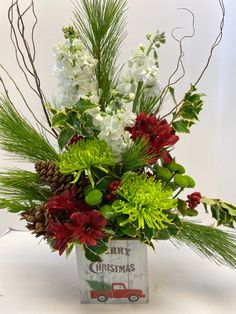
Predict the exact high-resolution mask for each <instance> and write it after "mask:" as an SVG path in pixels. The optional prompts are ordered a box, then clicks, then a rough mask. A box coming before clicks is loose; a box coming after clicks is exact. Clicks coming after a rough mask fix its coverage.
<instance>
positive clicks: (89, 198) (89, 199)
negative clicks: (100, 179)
mask: <svg viewBox="0 0 236 314" xmlns="http://www.w3.org/2000/svg"><path fill="white" fill-rule="evenodd" d="M102 197H103V194H102V192H101V191H100V190H98V189H92V190H91V191H89V193H88V194H87V195H86V197H85V202H86V203H87V204H89V205H91V206H97V205H99V204H101V202H102Z"/></svg>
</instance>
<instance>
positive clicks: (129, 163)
mask: <svg viewBox="0 0 236 314" xmlns="http://www.w3.org/2000/svg"><path fill="white" fill-rule="evenodd" d="M148 150H149V145H148V142H147V141H146V140H145V139H140V140H136V141H135V142H134V143H132V144H131V145H130V146H129V147H127V148H126V149H125V150H124V151H123V152H122V161H121V162H122V165H123V170H124V172H127V171H131V170H136V169H140V168H143V167H145V166H146V165H148V164H149V163H150V161H151V160H152V159H153V158H155V157H156V155H155V154H150V153H149V152H148Z"/></svg>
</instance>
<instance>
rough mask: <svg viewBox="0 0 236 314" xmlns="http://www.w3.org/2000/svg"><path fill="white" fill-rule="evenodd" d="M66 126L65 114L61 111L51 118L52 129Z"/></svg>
mask: <svg viewBox="0 0 236 314" xmlns="http://www.w3.org/2000/svg"><path fill="white" fill-rule="evenodd" d="M65 125H66V114H65V113H64V112H62V111H59V112H57V113H56V114H54V116H53V117H52V126H53V127H63V126H65Z"/></svg>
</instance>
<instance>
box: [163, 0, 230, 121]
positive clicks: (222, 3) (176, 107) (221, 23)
mask: <svg viewBox="0 0 236 314" xmlns="http://www.w3.org/2000/svg"><path fill="white" fill-rule="evenodd" d="M218 2H219V5H220V8H221V13H222V18H221V22H220V31H219V33H218V35H217V37H216V39H215V41H214V43H213V45H212V46H211V49H210V53H209V56H208V59H207V62H206V65H205V66H204V68H203V70H202V71H201V73H200V75H199V76H198V78H197V80H196V82H195V84H194V86H196V85H197V84H198V83H199V82H200V81H201V79H202V77H203V75H204V74H205V72H206V70H207V69H208V67H209V64H210V62H211V59H212V57H213V54H214V50H215V49H216V47H217V46H218V45H219V44H220V42H221V40H222V37H223V29H224V23H225V6H224V1H223V0H218ZM182 103H183V99H182V100H181V101H180V102H179V103H177V104H176V105H175V106H174V107H173V108H172V110H171V111H170V112H168V113H167V114H165V115H164V116H163V117H162V119H164V118H166V117H167V116H169V115H170V114H172V113H173V112H174V111H177V109H178V108H179V107H180V106H181V105H182Z"/></svg>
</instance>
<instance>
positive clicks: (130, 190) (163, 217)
mask: <svg viewBox="0 0 236 314" xmlns="http://www.w3.org/2000/svg"><path fill="white" fill-rule="evenodd" d="M155 179H156V178H155V177H154V176H153V177H150V178H149V177H147V176H146V175H145V174H136V173H127V174H126V175H125V176H124V177H123V179H122V181H121V185H120V187H119V189H118V190H117V194H118V195H119V196H121V197H122V200H118V201H115V202H114V203H113V209H114V210H115V211H116V212H119V213H122V214H126V215H129V218H128V219H127V220H125V221H123V222H121V223H120V226H124V225H126V224H128V223H132V222H137V223H138V229H144V228H145V226H146V225H147V226H148V227H150V228H153V229H157V230H162V229H166V228H167V227H168V224H170V223H171V220H170V219H169V218H168V211H169V210H170V209H172V208H175V207H176V206H177V200H176V199H171V197H172V190H170V189H164V188H163V187H162V184H161V182H160V181H158V182H156V181H155Z"/></svg>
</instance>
